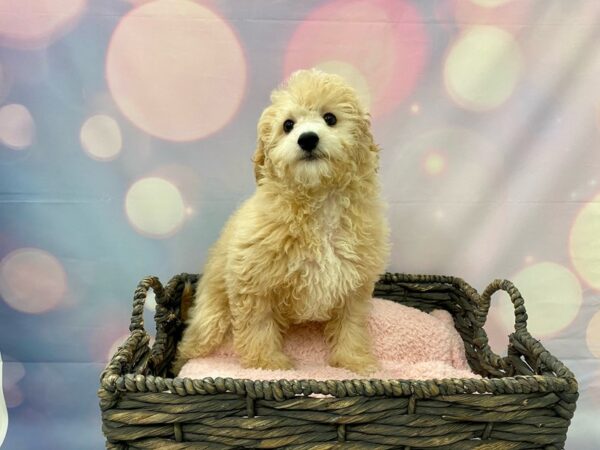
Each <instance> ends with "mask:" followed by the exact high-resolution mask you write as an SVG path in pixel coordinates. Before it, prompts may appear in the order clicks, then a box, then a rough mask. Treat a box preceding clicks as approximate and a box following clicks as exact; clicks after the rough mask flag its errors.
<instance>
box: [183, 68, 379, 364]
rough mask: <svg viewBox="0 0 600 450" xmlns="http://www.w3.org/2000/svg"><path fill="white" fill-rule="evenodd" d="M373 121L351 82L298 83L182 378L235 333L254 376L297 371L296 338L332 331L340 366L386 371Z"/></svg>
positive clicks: (206, 300) (257, 163)
mask: <svg viewBox="0 0 600 450" xmlns="http://www.w3.org/2000/svg"><path fill="white" fill-rule="evenodd" d="M369 127H370V121H369V118H368V115H367V114H366V113H365V111H364V110H363V108H362V106H361V105H360V104H359V101H358V99H357V95H356V93H355V91H354V90H353V89H352V88H350V87H349V86H348V85H347V84H346V83H345V82H344V80H343V79H342V78H341V77H339V76H336V75H330V74H326V73H323V72H319V71H316V70H302V71H298V72H295V73H294V74H292V75H291V77H290V78H289V80H288V81H287V83H286V84H284V85H283V86H282V87H281V88H279V89H277V90H275V91H274V92H273V93H272V94H271V105H270V106H269V107H267V108H266V109H265V111H264V112H263V113H262V115H261V117H260V121H259V123H258V143H257V148H256V152H255V154H254V172H255V176H256V181H257V185H258V186H257V189H256V192H255V193H254V195H253V196H252V197H251V198H250V199H249V200H247V201H246V202H245V203H244V204H243V205H242V206H241V207H240V208H239V210H238V211H237V212H235V213H234V214H233V216H232V217H231V218H230V219H229V221H228V223H227V224H226V226H225V228H224V230H223V232H222V234H221V236H220V238H219V240H218V242H217V243H216V244H215V245H214V247H213V248H212V249H211V252H210V255H209V258H208V262H207V264H206V266H205V268H204V275H203V277H202V279H201V281H200V283H199V285H198V289H197V294H196V298H195V301H194V304H193V306H192V307H191V308H190V316H189V319H188V320H187V328H186V329H185V331H184V334H183V336H182V340H181V343H180V344H179V348H178V353H177V355H176V358H175V362H174V364H173V372H174V373H178V372H179V370H180V368H181V366H182V365H183V364H184V363H185V361H187V360H188V359H190V358H193V357H199V356H206V355H208V354H209V353H210V352H211V351H212V350H213V349H214V348H215V347H216V346H217V345H219V344H220V343H221V342H222V341H223V339H224V338H225V337H226V335H228V334H229V333H230V332H231V334H232V336H233V346H234V349H235V351H236V353H237V354H238V356H239V358H240V361H241V363H242V365H243V366H245V367H255V368H263V369H289V368H291V367H293V362H292V360H291V359H290V357H289V356H288V355H285V354H284V353H283V351H282V341H283V336H284V333H285V331H286V329H287V328H288V327H289V326H290V325H293V324H299V323H303V322H307V321H322V322H325V326H324V330H325V338H326V341H327V343H328V345H329V348H330V356H329V364H330V365H332V366H335V367H344V368H346V369H349V370H351V371H353V372H355V373H358V374H362V375H366V374H368V373H370V372H372V371H374V370H375V369H376V368H377V361H376V359H375V358H374V356H373V354H372V352H371V342H370V337H369V334H368V332H367V326H366V323H367V318H368V315H369V310H370V305H371V294H372V292H373V285H374V283H375V281H376V280H377V278H378V275H379V274H380V273H382V271H383V269H384V266H385V263H386V261H387V256H388V243H387V238H388V227H387V224H386V221H385V219H384V211H383V209H384V208H383V203H382V201H381V199H380V187H379V181H378V177H377V167H378V160H379V158H378V147H377V146H376V145H375V143H374V142H373V137H372V135H371V132H370V128H369Z"/></svg>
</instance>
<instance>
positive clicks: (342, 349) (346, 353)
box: [325, 284, 378, 375]
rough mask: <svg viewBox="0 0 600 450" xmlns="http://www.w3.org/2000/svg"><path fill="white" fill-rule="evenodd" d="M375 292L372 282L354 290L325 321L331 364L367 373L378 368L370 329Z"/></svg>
mask: <svg viewBox="0 0 600 450" xmlns="http://www.w3.org/2000/svg"><path fill="white" fill-rule="evenodd" d="M372 292H373V287H372V285H370V284H367V285H365V286H362V287H361V288H359V289H358V290H356V291H355V292H353V293H352V294H351V295H349V296H348V298H347V299H346V300H345V302H344V303H343V305H342V306H341V307H340V308H339V309H337V310H336V311H335V314H334V315H333V318H332V319H331V320H330V321H329V322H327V324H326V325H325V339H326V340H327V342H328V343H329V347H330V356H329V364H330V365H331V366H334V367H343V368H345V369H348V370H350V371H352V372H354V373H357V374H360V375H368V374H370V373H372V372H374V371H376V370H377V369H378V362H377V359H376V358H375V356H374V355H373V350H372V343H371V336H370V334H369V332H368V329H367V322H368V319H369V314H370V308H371V293H372Z"/></svg>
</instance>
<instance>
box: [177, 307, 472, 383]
mask: <svg viewBox="0 0 600 450" xmlns="http://www.w3.org/2000/svg"><path fill="white" fill-rule="evenodd" d="M369 331H370V333H371V336H373V342H374V350H375V354H376V355H377V357H378V359H379V361H380V365H381V368H380V370H378V371H377V372H375V373H373V374H371V375H369V378H379V379H390V378H402V379H417V380H425V379H431V378H475V377H478V376H477V375H475V374H473V373H472V372H471V371H470V369H469V365H468V364H467V360H466V358H465V351H464V345H463V341H462V339H461V337H460V335H459V334H458V332H457V331H456V329H455V328H454V325H453V319H452V316H451V315H450V314H449V313H448V312H446V311H443V310H436V311H433V312H432V313H431V314H427V313H424V312H422V311H419V310H417V309H415V308H409V307H407V306H403V305H400V304H397V303H394V302H392V301H389V300H381V299H373V310H372V312H371V318H370V320H369ZM284 351H285V352H286V354H287V355H289V356H291V357H292V358H293V359H294V361H295V363H296V367H295V369H293V370H263V369H244V368H243V367H241V366H240V364H239V363H238V360H237V358H236V356H235V354H234V352H233V350H232V347H231V342H230V341H227V342H225V343H223V345H222V346H221V348H219V349H218V350H217V351H216V352H215V353H214V354H213V355H211V356H209V357H206V358H196V359H192V360H190V361H188V362H187V364H185V365H184V366H183V368H182V369H181V372H180V374H179V376H180V377H189V378H205V377H213V378H215V377H223V378H227V377H231V378H246V379H255V380H273V379H281V378H285V379H288V380H290V379H315V380H343V379H351V378H362V377H360V376H358V375H356V374H354V373H352V372H350V371H348V370H345V369H340V368H336V367H330V366H328V365H327V362H326V361H327V355H328V350H327V346H326V344H325V340H324V338H323V324H319V323H309V324H305V325H301V326H297V327H294V328H292V329H291V330H290V331H289V332H288V334H287V335H286V337H285V343H284Z"/></svg>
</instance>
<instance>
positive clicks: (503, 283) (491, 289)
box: [479, 279, 527, 331]
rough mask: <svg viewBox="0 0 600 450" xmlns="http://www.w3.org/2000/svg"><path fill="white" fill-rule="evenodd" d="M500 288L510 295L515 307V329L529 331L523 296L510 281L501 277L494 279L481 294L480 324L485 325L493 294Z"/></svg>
mask: <svg viewBox="0 0 600 450" xmlns="http://www.w3.org/2000/svg"><path fill="white" fill-rule="evenodd" d="M500 290H502V291H505V292H507V293H508V295H510V301H511V302H512V304H513V307H514V309H515V331H527V311H526V310H525V301H524V300H523V296H522V295H521V293H520V292H519V290H518V289H517V288H516V287H515V285H514V284H512V283H511V282H510V281H508V280H500V279H497V280H494V281H492V282H491V283H490V284H489V285H488V287H486V288H485V290H484V291H483V293H482V294H481V296H480V300H481V302H480V305H479V307H480V314H481V316H480V319H481V323H480V326H481V327H483V325H484V324H485V322H486V319H487V315H488V312H489V310H490V301H491V298H492V295H493V294H494V293H495V292H497V291H500Z"/></svg>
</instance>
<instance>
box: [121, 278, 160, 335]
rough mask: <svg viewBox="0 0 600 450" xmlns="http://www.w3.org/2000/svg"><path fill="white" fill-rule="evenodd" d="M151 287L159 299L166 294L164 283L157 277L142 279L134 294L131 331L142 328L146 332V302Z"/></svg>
mask: <svg viewBox="0 0 600 450" xmlns="http://www.w3.org/2000/svg"><path fill="white" fill-rule="evenodd" d="M150 288H151V289H152V290H153V291H154V295H155V296H156V298H157V299H158V298H162V297H163V296H164V295H165V290H164V288H163V285H162V284H161V282H160V281H159V280H158V278H157V277H153V276H150V277H146V278H144V279H143V280H142V281H140V282H139V284H138V285H137V288H136V290H135V292H134V294H133V311H132V313H131V323H130V324H129V331H135V330H141V331H143V332H146V330H145V328H144V303H145V302H146V297H147V296H148V289H150ZM157 303H158V301H157Z"/></svg>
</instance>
